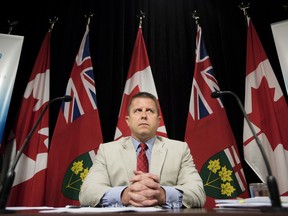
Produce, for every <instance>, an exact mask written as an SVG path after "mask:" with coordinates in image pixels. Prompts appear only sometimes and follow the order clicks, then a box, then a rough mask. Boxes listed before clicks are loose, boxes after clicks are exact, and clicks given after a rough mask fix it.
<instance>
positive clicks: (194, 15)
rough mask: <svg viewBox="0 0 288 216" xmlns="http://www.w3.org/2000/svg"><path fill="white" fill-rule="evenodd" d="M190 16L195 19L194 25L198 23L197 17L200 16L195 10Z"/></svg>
mask: <svg viewBox="0 0 288 216" xmlns="http://www.w3.org/2000/svg"><path fill="white" fill-rule="evenodd" d="M192 18H193V19H194V20H195V24H196V25H199V19H200V17H199V16H198V14H197V11H196V10H194V12H193V13H192Z"/></svg>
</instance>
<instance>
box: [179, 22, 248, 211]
mask: <svg viewBox="0 0 288 216" xmlns="http://www.w3.org/2000/svg"><path fill="white" fill-rule="evenodd" d="M216 90H220V89H219V86H218V82H217V80H216V77H215V73H214V70H213V67H212V65H211V62H210V59H209V56H208V53H207V51H206V48H205V44H204V41H203V37H202V30H201V27H200V25H198V26H197V36H196V61H195V69H194V77H193V82H192V90H191V97H190V104H189V113H188V118H187V125H186V132H185V141H186V142H187V143H188V145H189V147H190V150H191V154H192V155H193V158H194V162H195V164H196V168H197V169H198V171H199V173H200V176H201V178H202V180H203V184H204V189H205V192H206V197H207V199H206V204H205V207H206V208H212V207H215V199H231V198H235V197H243V198H246V197H248V190H247V183H246V179H245V176H244V171H243V168H242V164H241V161H240V158H239V153H238V148H237V144H236V141H235V138H234V135H233V132H232V129H231V127H230V124H229V121H228V117H227V115H226V111H225V108H224V106H223V103H222V101H221V99H219V98H218V99H213V98H212V97H211V93H212V92H214V91H216Z"/></svg>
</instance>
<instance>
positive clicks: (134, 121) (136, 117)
mask: <svg viewBox="0 0 288 216" xmlns="http://www.w3.org/2000/svg"><path fill="white" fill-rule="evenodd" d="M160 121H161V116H159V115H158V113H157V108H156V105H155V103H154V101H153V100H152V99H150V98H135V99H134V100H133V101H132V103H131V109H130V113H129V115H128V116H126V122H127V125H128V127H129V128H130V130H131V135H132V137H134V138H137V139H138V140H140V141H146V140H148V139H150V138H152V137H154V136H155V134H156V131H157V128H158V127H159V124H160Z"/></svg>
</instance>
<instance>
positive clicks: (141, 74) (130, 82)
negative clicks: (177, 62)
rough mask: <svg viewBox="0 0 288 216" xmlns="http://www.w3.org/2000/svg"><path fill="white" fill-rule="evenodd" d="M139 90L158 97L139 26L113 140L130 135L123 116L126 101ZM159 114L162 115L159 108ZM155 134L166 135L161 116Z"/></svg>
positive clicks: (126, 106) (126, 108)
mask: <svg viewBox="0 0 288 216" xmlns="http://www.w3.org/2000/svg"><path fill="white" fill-rule="evenodd" d="M139 91H146V92H150V93H152V94H153V95H154V96H155V97H156V98H158V95H157V91H156V87H155V83H154V79H153V76H152V71H151V68H150V63H149V59H148V55H147V51H146V45H145V42H144V38H143V35H142V29H141V28H139V29H138V33H137V38H136V41H135V45H134V49H133V53H132V57H131V62H130V67H129V71H128V75H127V81H126V84H125V88H124V93H123V97H122V103H121V108H120V112H119V118H118V123H117V128H116V132H115V137H114V138H115V140H116V139H119V138H121V137H123V136H130V129H129V127H128V126H127V124H126V120H125V117H126V116H127V110H128V103H129V101H130V99H131V97H132V96H133V95H134V94H136V93H138V92H139ZM159 107H160V105H159ZM160 115H161V116H162V112H161V108H160ZM157 135H162V136H165V137H167V132H166V127H165V124H164V120H163V118H162V121H161V122H160V126H159V128H158V130H157Z"/></svg>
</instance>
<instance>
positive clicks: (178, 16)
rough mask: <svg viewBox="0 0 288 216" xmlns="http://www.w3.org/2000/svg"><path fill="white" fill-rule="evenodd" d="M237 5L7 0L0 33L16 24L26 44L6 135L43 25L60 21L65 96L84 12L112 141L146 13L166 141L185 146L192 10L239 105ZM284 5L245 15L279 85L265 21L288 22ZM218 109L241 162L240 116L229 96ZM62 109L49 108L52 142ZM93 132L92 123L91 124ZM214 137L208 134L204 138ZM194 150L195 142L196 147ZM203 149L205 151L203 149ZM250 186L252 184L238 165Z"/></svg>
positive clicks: (56, 50)
mask: <svg viewBox="0 0 288 216" xmlns="http://www.w3.org/2000/svg"><path fill="white" fill-rule="evenodd" d="M241 2H244V3H246V2H247V1H246V2H245V1H240V0H97V1H96V0H90V1H89V0H78V1H76V0H73V1H61V0H58V1H55V0H53V1H36V2H33V3H29V2H28V1H21V2H16V1H9V2H6V3H5V4H6V5H8V6H5V7H4V5H2V6H1V9H0V10H1V14H0V17H1V19H0V22H1V23H0V30H1V33H7V32H8V22H7V20H10V21H15V20H17V21H19V23H18V24H17V25H16V26H15V27H14V29H13V31H12V34H15V35H23V36H24V37H25V38H24V44H23V49H22V53H21V59H20V62H19V67H18V72H17V77H16V80H15V86H14V91H13V95H12V99H11V104H10V111H9V114H8V119H7V124H6V134H7V133H8V131H9V130H10V129H11V126H12V123H13V121H14V120H15V116H16V112H17V111H18V109H19V105H20V103H21V100H22V97H23V93H24V90H25V88H26V85H27V81H28V78H29V76H30V74H31V71H32V68H33V65H34V63H35V60H36V56H37V54H38V51H39V48H40V45H41V43H42V41H43V38H44V35H45V34H46V32H47V31H48V28H49V25H50V24H49V19H52V18H53V17H54V16H56V17H57V18H59V20H58V22H57V23H56V24H55V27H54V29H53V32H52V38H51V80H50V82H51V98H54V97H58V96H63V95H64V93H65V89H66V85H67V82H68V78H69V76H70V72H71V69H72V66H73V63H74V60H75V57H76V54H77V52H78V49H79V46H80V42H81V39H82V37H83V34H84V31H85V25H86V18H85V17H84V15H85V14H88V13H90V12H91V13H93V14H94V16H93V18H92V20H91V25H90V50H91V57H92V63H93V67H94V74H95V82H96V92H97V101H98V108H99V113H100V120H101V126H102V131H103V138H104V141H105V142H107V141H111V140H113V139H114V133H115V128H116V124H117V118H118V112H119V109H120V103H121V98H122V94H123V89H124V85H125V82H126V76H127V73H128V68H129V63H130V58H131V53H132V49H133V45H134V42H135V39H136V33H137V29H138V19H137V14H139V12H140V10H141V11H143V12H144V13H145V15H146V16H145V19H144V21H143V35H144V38H145V42H146V47H147V52H148V56H149V60H150V64H151V68H152V73H153V76H154V81H155V85H156V88H157V92H158V96H159V100H160V104H161V108H162V112H163V117H164V120H165V124H166V128H167V132H168V136H169V137H170V138H173V139H179V140H184V134H185V127H186V120H187V115H188V108H189V99H190V93H191V86H192V78H193V71H194V61H195V59H194V57H195V51H194V50H195V35H196V25H195V21H194V19H193V18H192V15H191V14H192V13H193V11H194V10H197V12H198V15H199V17H200V24H201V26H202V30H203V37H204V40H205V43H206V48H207V51H208V53H209V56H210V58H211V62H212V65H213V67H214V69H215V73H216V76H217V79H218V82H219V85H220V88H221V90H230V91H233V92H235V93H236V94H237V95H238V96H239V97H240V98H241V100H242V101H243V100H244V85H245V83H244V81H245V61H246V59H245V58H246V21H245V19H244V15H243V12H242V11H241V10H240V9H239V5H240V3H241ZM285 3H286V5H287V0H265V1H263V0H251V1H250V9H249V10H248V13H249V14H250V17H251V18H252V21H253V23H254V25H255V28H256V30H257V32H258V34H259V37H260V39H261V41H262V44H263V46H264V49H265V51H266V53H267V56H268V58H269V60H270V62H271V64H272V67H273V69H274V72H275V74H276V76H277V78H278V81H279V83H280V85H281V87H282V90H283V91H284V93H285V94H286V99H287V93H286V90H285V86H284V81H283V77H282V72H281V69H280V64H279V61H278V57H277V52H276V48H275V45H274V41H273V35H272V31H271V26H270V24H271V23H274V22H278V21H282V20H285V19H287V18H288V11H287V9H285V7H283V4H285ZM224 105H225V107H226V109H227V114H228V117H229V120H230V122H231V126H232V129H233V131H234V133H235V137H236V140H237V143H238V146H239V152H240V154H241V157H242V159H243V149H242V126H243V116H242V114H241V112H240V109H239V108H238V107H237V103H236V101H235V100H234V99H233V98H229V97H225V98H224ZM59 109H60V104H53V106H52V107H51V109H50V117H51V123H50V136H52V134H53V129H54V125H55V123H56V120H57V116H58V112H59ZM91 127H93V125H91ZM209 133H213V131H207V135H208V136H209ZM195 145H197V143H195ZM203 148H205V146H204V147H203ZM243 166H244V170H245V174H246V178H247V181H248V182H252V181H258V178H257V177H256V175H255V174H254V173H253V172H252V171H251V170H250V169H249V167H248V166H247V165H246V163H245V162H244V160H243Z"/></svg>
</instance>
